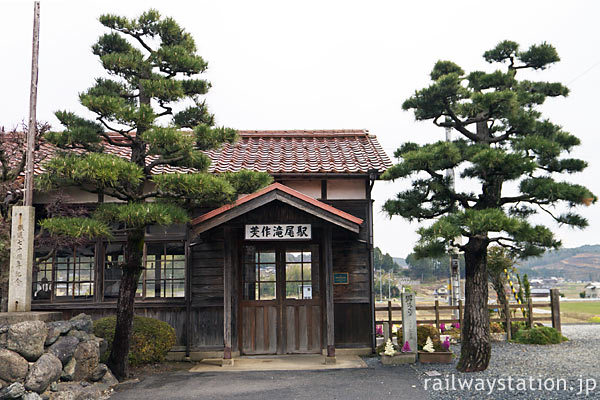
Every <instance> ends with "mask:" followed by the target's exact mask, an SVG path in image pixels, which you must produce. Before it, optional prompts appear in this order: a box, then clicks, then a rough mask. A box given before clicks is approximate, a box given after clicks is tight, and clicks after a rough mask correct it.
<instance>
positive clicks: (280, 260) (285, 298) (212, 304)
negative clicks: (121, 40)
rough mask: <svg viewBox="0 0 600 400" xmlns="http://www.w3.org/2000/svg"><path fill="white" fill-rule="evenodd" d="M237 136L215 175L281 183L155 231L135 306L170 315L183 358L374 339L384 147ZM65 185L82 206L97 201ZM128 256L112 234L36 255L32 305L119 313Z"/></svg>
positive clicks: (294, 136) (329, 135)
mask: <svg viewBox="0 0 600 400" xmlns="http://www.w3.org/2000/svg"><path fill="white" fill-rule="evenodd" d="M239 135H240V140H239V141H238V142H236V143H235V144H233V145H225V146H224V147H223V148H221V149H220V150H215V151H210V152H208V154H209V156H210V157H211V159H212V165H211V171H212V172H214V173H222V172H227V171H232V172H235V171H239V170H240V169H251V170H256V171H266V172H269V173H270V174H271V175H272V176H273V178H274V181H275V183H273V184H271V185H270V186H268V187H266V188H264V189H262V190H260V191H258V192H256V193H253V194H249V195H245V196H241V197H240V198H239V199H238V200H237V201H236V202H235V203H234V204H228V205H225V206H223V207H220V208H218V209H214V210H197V212H196V213H195V215H194V217H195V218H193V220H192V221H191V223H189V224H187V225H185V226H183V225H178V226H170V227H166V228H165V227H149V228H148V230H147V237H146V244H145V249H144V263H145V270H144V272H143V275H142V277H141V279H140V283H139V287H138V298H137V299H136V305H135V309H136V313H137V314H139V315H145V316H149V317H153V318H158V319H161V320H163V321H166V322H168V323H169V324H171V325H172V326H173V327H174V328H175V330H176V333H177V344H176V347H175V348H174V349H173V350H175V351H181V352H183V351H185V352H186V354H187V355H189V354H191V353H195V352H200V353H203V352H218V354H223V357H224V358H230V357H231V356H232V354H233V355H234V356H235V355H237V354H242V355H243V354H247V355H250V354H290V353H322V352H324V351H326V352H327V354H328V355H329V356H334V355H335V348H336V347H338V348H373V347H374V343H375V342H374V339H375V336H374V332H373V329H374V328H373V327H374V323H373V321H374V294H373V201H372V198H371V192H372V189H373V184H374V182H375V180H377V178H378V177H379V175H380V174H381V173H382V172H383V171H385V169H386V168H388V167H389V166H390V165H391V163H390V160H389V159H388V157H387V155H386V154H385V152H384V151H383V150H382V148H381V147H380V145H379V143H378V142H377V140H376V138H375V136H373V135H371V134H369V132H368V131H366V130H318V131H240V132H239ZM45 146H47V145H45ZM42 150H44V146H42ZM47 151H50V150H47ZM106 151H108V152H111V151H114V152H115V153H117V154H118V152H119V151H120V149H118V148H111V147H110V146H108V145H107V147H106ZM153 172H154V171H153ZM165 172H167V173H168V172H169V171H162V170H161V171H156V173H165ZM71 195H72V196H73V197H74V198H75V199H76V200H75V202H77V203H82V204H84V203H86V202H96V201H97V198H96V197H94V195H88V194H85V193H75V192H74V193H71ZM47 201H48V198H47V197H46V196H45V195H43V194H39V195H37V196H36V197H35V201H34V202H35V203H36V206H37V207H39V208H40V209H41V208H43V207H42V206H43V204H44V203H45V202H47ZM36 254H37V255H38V256H39V255H42V254H45V252H44V249H37V250H36ZM122 258H123V241H122V240H121V241H120V240H119V238H118V237H115V238H114V239H112V240H111V241H110V242H106V241H101V240H98V241H97V242H96V243H94V244H92V245H90V246H88V247H84V248H69V249H61V250H60V251H58V252H57V253H56V255H55V256H54V257H52V258H50V259H38V260H37V262H36V264H35V265H34V277H33V281H34V283H33V284H34V288H33V293H34V298H33V304H32V308H33V309H34V310H40V311H41V310H61V311H63V312H64V313H65V314H66V315H65V316H67V317H68V316H70V315H72V314H77V313H80V312H85V313H88V314H91V315H92V316H93V317H94V318H99V317H102V316H106V315H110V314H113V313H114V310H115V306H116V297H117V295H118V286H119V279H120V269H119V268H118V263H119V261H120V260H122ZM182 354H183V353H182Z"/></svg>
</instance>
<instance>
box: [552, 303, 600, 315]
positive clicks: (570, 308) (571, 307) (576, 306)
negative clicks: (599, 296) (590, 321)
mask: <svg viewBox="0 0 600 400" xmlns="http://www.w3.org/2000/svg"><path fill="white" fill-rule="evenodd" d="M560 310H561V311H563V312H578V313H586V314H594V315H600V301H577V302H575V301H574V302H568V303H567V302H561V303H560Z"/></svg>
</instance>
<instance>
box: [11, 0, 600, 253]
mask: <svg viewBox="0 0 600 400" xmlns="http://www.w3.org/2000/svg"><path fill="white" fill-rule="evenodd" d="M150 7H153V8H156V9H157V10H159V11H160V13H161V14H162V15H163V16H170V17H173V18H174V19H175V20H176V21H177V22H179V23H180V25H181V26H183V27H185V29H186V30H187V31H189V32H190V33H191V34H192V35H193V37H194V38H195V40H196V44H197V47H198V53H199V54H200V55H201V56H202V57H203V58H204V59H205V60H207V61H208V63H209V69H208V72H207V74H205V78H206V79H209V80H210V81H211V82H212V89H211V91H210V93H209V94H208V95H207V97H206V101H207V103H208V104H209V106H210V109H211V111H212V112H213V113H214V114H215V115H216V119H217V123H218V124H219V125H224V126H228V127H232V128H236V129H257V130H260V129H346V128H348V129H363V128H364V129H368V130H369V131H370V132H371V133H372V134H374V135H376V136H377V138H378V140H379V142H380V143H381V145H382V146H383V148H384V149H385V151H386V152H387V154H388V155H389V156H390V158H392V156H393V152H394V150H395V149H396V148H398V147H399V146H400V145H401V144H402V143H404V142H406V141H413V142H417V143H427V142H432V141H437V140H441V139H443V138H444V131H443V130H442V129H440V128H436V127H435V126H434V125H433V124H432V123H431V122H428V121H427V122H417V121H415V120H414V116H413V114H412V113H411V112H406V111H403V110H402V107H401V106H402V102H403V101H404V100H405V99H407V98H408V97H410V96H411V95H412V94H413V93H414V92H415V90H418V89H421V88H423V87H425V86H427V85H428V84H429V72H430V71H431V68H432V67H433V65H434V63H435V62H436V61H437V60H440V59H444V60H452V61H454V62H456V63H457V64H459V65H460V66H461V67H462V68H463V69H465V70H466V71H471V70H474V69H476V70H486V71H492V70H494V69H495V68H497V67H494V66H491V65H489V64H487V63H486V62H485V61H484V60H483V58H482V57H481V55H482V54H483V52H484V51H486V50H488V49H490V48H493V47H494V46H495V45H496V44H497V43H498V42H500V41H501V40H507V39H508V40H513V41H516V42H518V43H520V44H521V46H522V47H523V48H526V47H528V46H530V45H531V44H539V43H541V42H543V41H546V42H548V43H550V44H552V45H554V46H555V47H556V48H557V50H558V53H559V55H560V57H561V62H559V63H557V64H555V65H554V66H552V67H551V68H549V69H547V70H545V71H540V72H535V73H532V74H529V75H527V78H528V79H537V80H548V81H558V82H562V83H563V84H566V85H567V86H568V87H569V89H570V90H571V93H570V95H569V96H568V97H567V98H558V99H551V100H549V101H547V103H546V104H545V105H544V106H543V107H542V108H541V110H542V111H543V113H544V115H545V116H546V117H548V118H550V119H551V120H552V121H553V122H554V123H557V124H560V125H562V126H563V127H564V129H565V130H567V131H569V132H571V133H573V134H575V135H576V136H578V137H579V138H580V139H581V141H582V145H581V146H580V147H579V148H577V149H576V150H574V151H573V153H572V154H571V156H574V157H579V158H582V159H584V160H586V161H587V162H588V163H589V167H588V168H587V170H586V171H584V172H583V173H580V174H577V175H574V176H569V177H567V179H569V180H571V181H574V182H577V183H580V184H583V185H585V186H587V187H588V188H589V189H591V190H592V192H594V193H595V194H596V195H599V194H600V179H599V178H600V169H599V168H600V164H599V157H598V153H597V152H598V151H599V150H600V137H599V136H598V134H597V131H598V128H597V124H596V122H595V119H596V117H597V114H598V111H599V107H598V105H599V101H598V88H599V87H600V53H599V52H598V49H600V24H599V23H598V21H597V16H598V15H599V11H600V3H598V2H595V1H591V0H590V1H576V0H575V1H570V2H565V1H548V0H546V1H531V0H530V1H512V0H504V1H495V2H490V1H488V2H481V1H459V0H456V1H411V2H404V1H347V0H346V1H325V0H320V1H312V0H302V1H261V0H253V1H243V0H240V1H233V0H225V1H216V0H213V1H193V2H191V1H178V0H170V1H133V0H131V1H130V0H121V1H110V0H104V1H72V0H71V1H66V0H65V1H59V0H42V1H41V30H40V61H39V67H40V72H39V85H38V107H37V116H38V120H40V121H48V122H50V123H51V124H52V125H53V127H54V129H60V125H59V124H58V121H57V120H56V118H55V117H54V112H55V111H56V110H62V109H67V110H71V111H75V112H77V113H79V114H80V115H87V116H89V117H91V115H90V114H89V113H88V114H86V109H85V108H84V107H83V106H81V105H80V104H79V103H78V99H77V96H78V93H80V92H82V91H84V90H85V89H87V88H88V87H90V86H91V85H92V84H93V82H94V78H96V77H99V76H105V75H104V72H103V69H102V67H101V65H100V63H99V60H98V58H97V57H96V56H94V55H93V54H92V52H91V50H90V49H91V45H92V44H93V43H94V42H95V41H96V40H97V38H98V37H99V36H100V35H101V34H103V33H105V32H106V30H105V29H104V28H103V27H102V26H101V25H100V23H99V22H98V21H97V19H98V16H100V15H101V14H104V13H113V14H119V15H125V16H128V17H135V16H137V15H139V14H140V13H141V12H143V11H145V10H147V9H148V8H150ZM0 15H2V24H0V38H1V39H0V72H1V73H0V92H1V93H2V96H1V100H0V104H1V107H0V125H2V126H4V127H5V128H6V129H10V128H12V127H13V126H15V125H16V124H18V123H19V122H20V121H22V120H26V119H27V118H28V112H29V111H28V110H29V82H30V74H31V37H32V26H33V22H32V21H33V1H29V0H24V1H7V0H0ZM457 184H458V185H461V182H460V181H459V182H457ZM408 187H410V181H408V180H407V181H403V182H401V181H396V182H383V181H382V182H377V183H376V184H375V188H374V192H373V196H374V198H375V206H374V224H375V245H376V246H379V247H380V248H381V249H382V251H383V252H384V253H390V254H391V255H392V256H394V257H405V256H406V255H408V254H409V253H410V252H411V250H412V247H413V246H414V244H415V242H416V241H417V240H418V235H417V234H416V233H415V231H416V229H417V228H418V227H419V226H421V225H420V224H418V223H416V222H414V223H408V222H406V221H405V220H403V219H402V218H401V217H398V216H396V217H393V218H391V219H390V218H389V217H388V216H386V215H385V214H384V213H383V212H382V211H381V207H382V205H383V203H384V201H385V200H386V199H388V198H391V197H393V196H394V195H395V193H397V192H398V191H400V190H403V189H406V188H408ZM580 211H581V212H582V214H583V215H584V216H585V217H586V218H588V220H589V223H590V226H589V227H588V228H587V229H586V230H583V231H580V230H573V229H571V228H567V227H560V226H558V225H556V224H555V223H553V222H551V221H549V220H548V219H545V220H540V222H544V223H547V224H548V226H550V228H551V229H552V230H553V231H554V232H555V234H556V236H557V237H558V238H559V239H561V240H562V241H563V245H564V246H565V247H576V246H580V245H583V244H595V243H600V240H599V239H598V236H599V234H600V208H599V206H598V205H592V206H590V207H587V208H583V209H581V210H580ZM424 224H425V225H427V224H428V223H427V222H426V223H424Z"/></svg>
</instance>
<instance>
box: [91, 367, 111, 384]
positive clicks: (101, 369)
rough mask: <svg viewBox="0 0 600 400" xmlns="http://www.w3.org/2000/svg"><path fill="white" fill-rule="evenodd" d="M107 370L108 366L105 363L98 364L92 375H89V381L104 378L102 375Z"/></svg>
mask: <svg viewBox="0 0 600 400" xmlns="http://www.w3.org/2000/svg"><path fill="white" fill-rule="evenodd" d="M107 372H108V367H107V366H106V365H105V364H98V366H97V367H96V369H95V370H94V372H92V375H90V381H92V382H98V381H99V380H100V379H102V378H104V375H106V373H107Z"/></svg>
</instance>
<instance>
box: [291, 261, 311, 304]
mask: <svg viewBox="0 0 600 400" xmlns="http://www.w3.org/2000/svg"><path fill="white" fill-rule="evenodd" d="M285 297H286V298H288V299H312V262H311V252H310V251H286V252H285Z"/></svg>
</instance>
